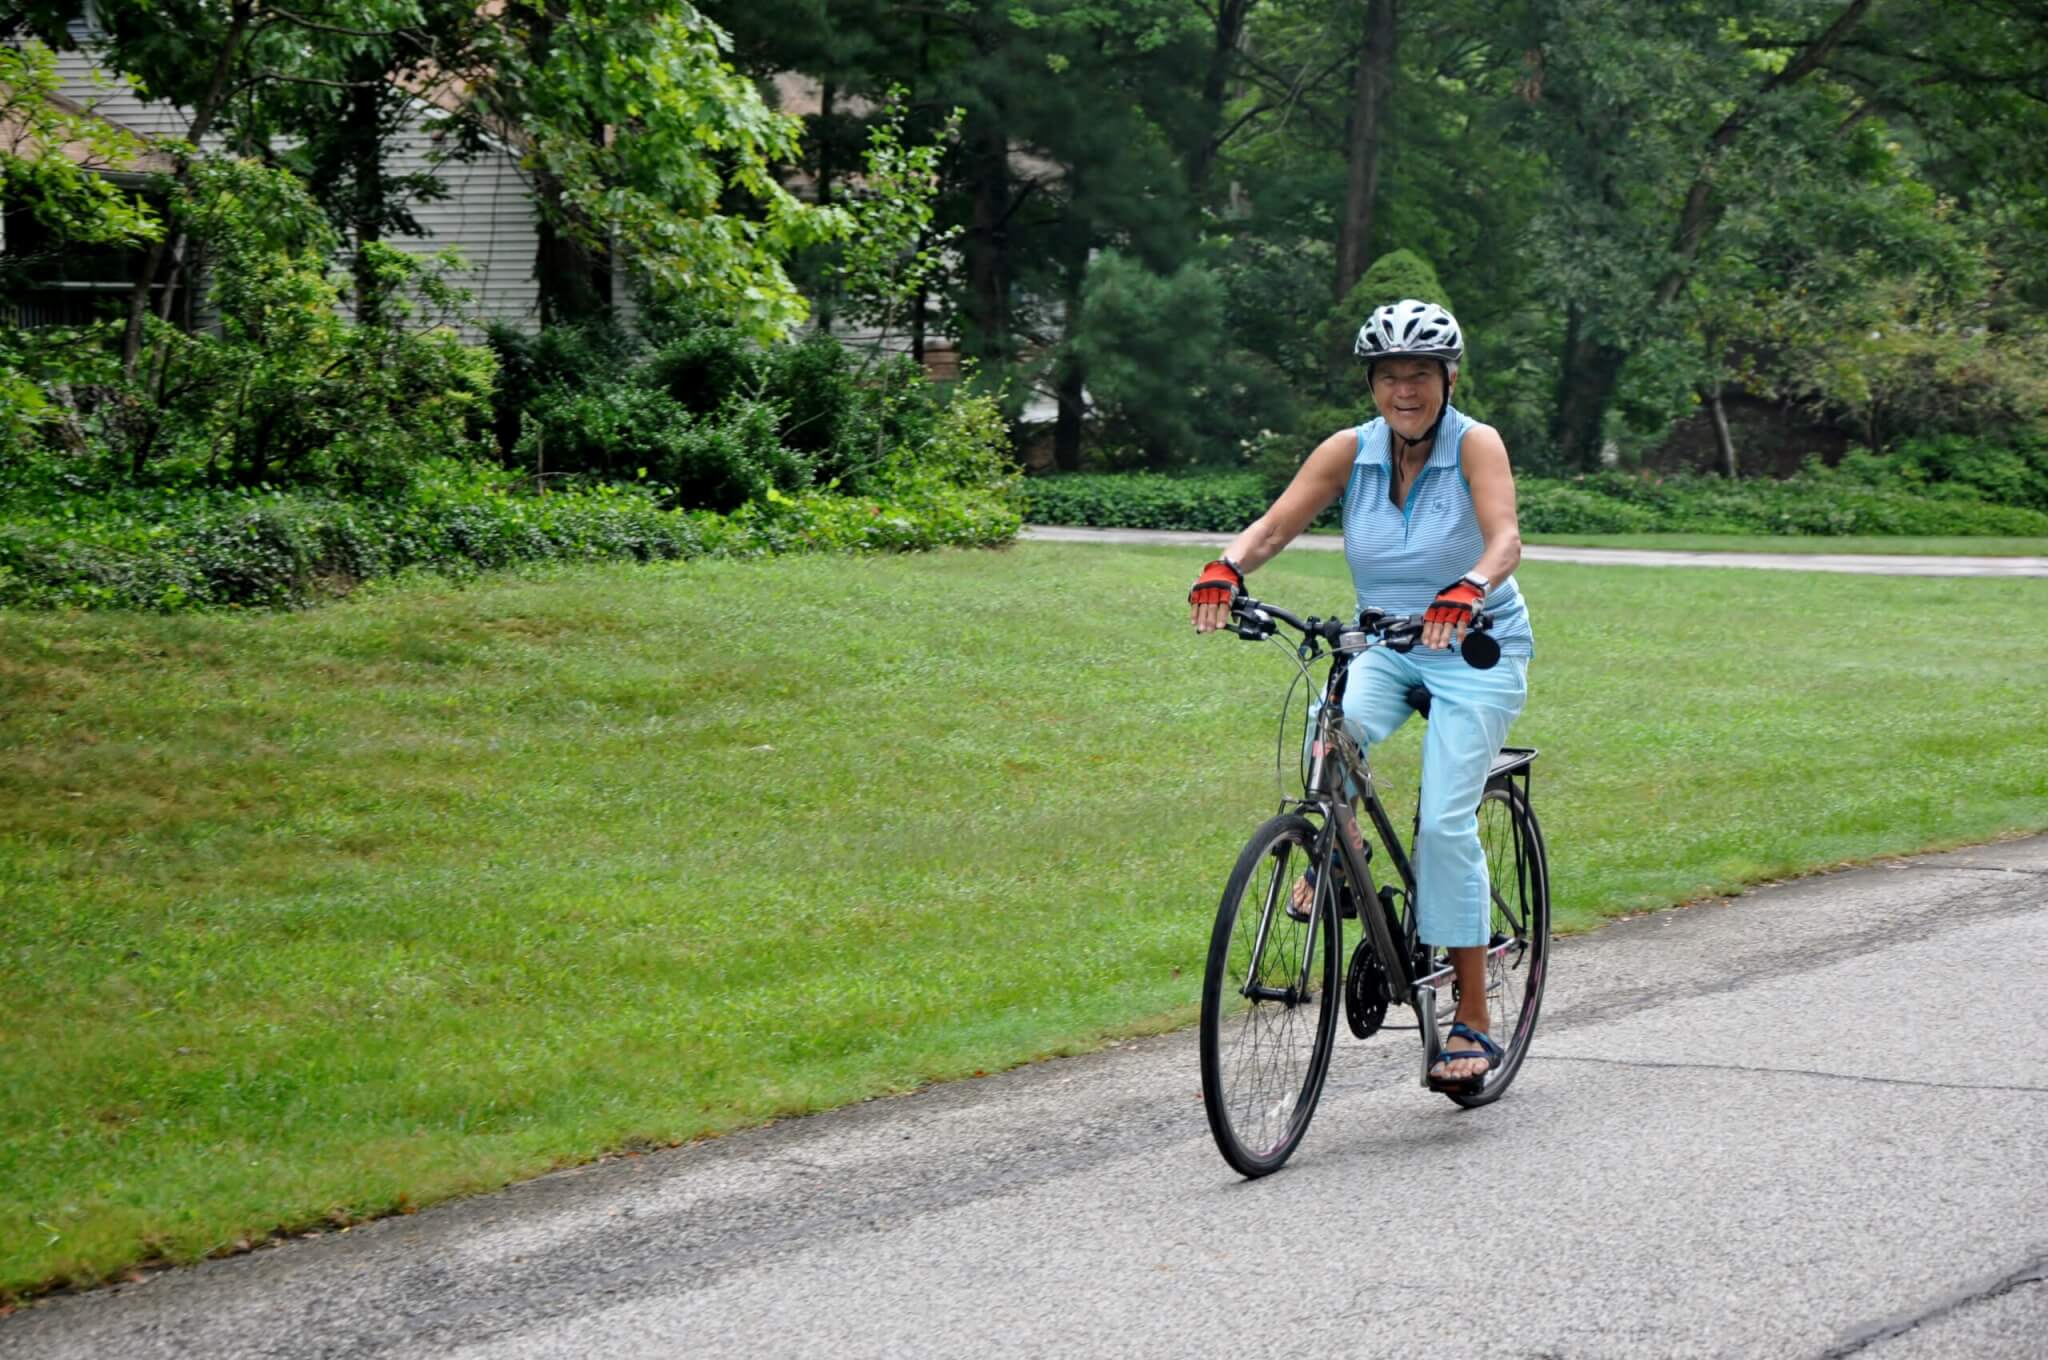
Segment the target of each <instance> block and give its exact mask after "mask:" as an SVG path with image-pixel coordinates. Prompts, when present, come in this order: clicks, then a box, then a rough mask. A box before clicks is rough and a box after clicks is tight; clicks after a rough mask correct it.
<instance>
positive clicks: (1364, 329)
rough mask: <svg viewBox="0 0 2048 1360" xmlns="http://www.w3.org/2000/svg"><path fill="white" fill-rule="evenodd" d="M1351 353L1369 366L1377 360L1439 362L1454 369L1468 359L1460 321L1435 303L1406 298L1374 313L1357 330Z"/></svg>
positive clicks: (1376, 309)
mask: <svg viewBox="0 0 2048 1360" xmlns="http://www.w3.org/2000/svg"><path fill="white" fill-rule="evenodd" d="M1351 352H1352V353H1353V354H1355V355H1357V356H1358V357H1359V358H1361V359H1363V360H1365V361H1366V362H1367V363H1368V364H1370V363H1371V362H1372V361H1373V360H1375V359H1440V360H1442V361H1443V362H1444V363H1446V364H1450V365H1452V366H1455V365H1456V364H1457V362H1458V361H1459V360H1460V359H1462V358H1464V357H1465V336H1464V333H1463V332H1462V331H1460V330H1459V329H1458V319H1457V318H1456V317H1454V316H1452V315H1451V314H1450V313H1449V312H1448V311H1445V310H1444V309H1443V308H1442V307H1439V306H1437V305H1436V304H1435V303H1434V302H1418V301H1416V300H1415V299H1414V298H1403V299H1402V300H1401V301H1399V302H1390V303H1388V304H1387V305H1386V306H1384V307H1378V308H1375V309H1374V310H1373V314H1372V315H1371V316H1369V317H1367V318H1366V319H1365V324H1364V325H1363V326H1360V327H1359V328H1358V339H1357V341H1356V342H1355V343H1354V344H1353V345H1352V346H1351Z"/></svg>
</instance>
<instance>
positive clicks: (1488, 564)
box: [1458, 425, 1522, 584]
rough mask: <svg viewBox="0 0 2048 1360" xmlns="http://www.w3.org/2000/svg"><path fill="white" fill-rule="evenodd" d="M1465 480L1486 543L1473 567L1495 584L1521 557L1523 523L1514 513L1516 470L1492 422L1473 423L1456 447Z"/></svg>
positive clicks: (1511, 572) (1504, 578)
mask: <svg viewBox="0 0 2048 1360" xmlns="http://www.w3.org/2000/svg"><path fill="white" fill-rule="evenodd" d="M1458 462H1459V464H1460V466H1461V467H1463V469H1464V471H1465V484H1466V485H1467V486H1469V487H1471V488H1472V510H1473V512H1474V513H1475V514H1476V515H1478V517H1479V533H1480V535H1481V536H1482V537H1483V538H1485V540H1486V546H1485V548H1483V549H1481V551H1480V553H1479V560H1478V561H1477V562H1474V563H1473V564H1472V570H1473V571H1475V572H1477V573H1478V574H1479V575H1481V576H1484V577H1485V578H1486V579H1487V580H1489V581H1492V582H1495V583H1496V584H1497V583H1499V582H1501V581H1505V580H1506V579H1507V578H1508V577H1510V576H1512V575H1514V573H1515V568H1516V567H1517V566H1520V565H1521V561H1522V527H1521V521H1520V520H1519V519H1518V518H1517V517H1516V514H1515V474H1514V472H1513V470H1512V469H1510V468H1509V467H1508V449H1507V445H1505V444H1503V443H1501V439H1500V431H1498V430H1496V429H1494V428H1493V426H1491V425H1474V426H1473V427H1472V428H1471V429H1469V430H1467V431H1466V432H1465V438H1464V440H1463V442H1462V443H1461V444H1460V445H1459V447H1458Z"/></svg>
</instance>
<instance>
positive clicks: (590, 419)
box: [513, 381, 810, 512]
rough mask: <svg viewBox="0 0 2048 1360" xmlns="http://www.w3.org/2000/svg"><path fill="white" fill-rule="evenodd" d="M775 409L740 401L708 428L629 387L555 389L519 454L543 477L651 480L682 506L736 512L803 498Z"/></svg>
mask: <svg viewBox="0 0 2048 1360" xmlns="http://www.w3.org/2000/svg"><path fill="white" fill-rule="evenodd" d="M778 415H779V413H778V411H777V410H776V408H774V407H772V406H767V405H764V404H762V403H760V402H755V401H747V400H744V399H741V400H737V401H734V402H732V403H731V404H730V405H729V406H727V407H726V408H724V409H722V410H720V411H719V412H718V413H717V414H716V415H714V416H712V417H710V418H708V419H704V418H699V417H697V416H694V415H692V414H691V413H690V412H689V411H688V410H687V409H686V408H685V407H683V405H682V404H681V403H679V402H677V401H674V400H672V399H671V398H670V397H668V396H667V395H666V394H665V393H662V392H660V391H657V390H656V389H654V388H651V387H643V386H640V385H639V384H637V383H634V382H631V381H625V382H614V383H611V384H609V385H606V386H603V387H593V388H587V389H585V390H583V391H580V392H564V391H561V390H559V389H557V390H556V391H554V392H552V393H550V394H547V395H544V396H543V397H542V398H541V399H540V400H539V401H538V402H537V403H536V404H535V406H534V408H533V409H532V410H530V411H528V412H527V413H526V419H525V422H524V424H525V431H524V433H523V434H522V435H521V436H520V440H519V443H518V445H517V446H516V447H515V448H514V450H513V453H514V457H515V461H516V462H517V463H518V465H519V466H520V467H521V468H523V469H530V470H532V471H533V472H534V474H535V475H536V476H537V477H541V478H546V477H548V476H550V475H553V476H557V477H559V476H564V475H568V474H592V475H595V476H598V477H604V478H609V479H612V480H616V481H643V480H644V481H652V482H653V483H654V484H656V485H659V486H663V487H666V488H668V489H669V492H670V494H671V495H673V496H674V498H675V499H676V501H677V502H678V503H679V504H682V505H686V506H693V507H702V508H705V509H711V510H717V511H721V512H723V511H729V510H735V509H737V508H739V507H740V506H742V505H744V504H746V503H747V502H748V501H750V500H755V499H758V498H759V497H761V496H762V495H764V494H766V492H767V491H768V489H769V488H770V487H775V488H777V489H779V490H783V491H797V490H801V489H802V488H803V487H805V486H807V485H808V484H809V481H810V465H809V464H808V463H807V462H806V461H805V460H804V459H803V458H802V457H801V456H799V455H798V454H797V453H796V452H794V451H793V450H791V449H788V448H786V447H784V446H783V444H782V443H781V442H780V440H779V439H778V438H777V423H778V421H777V417H778Z"/></svg>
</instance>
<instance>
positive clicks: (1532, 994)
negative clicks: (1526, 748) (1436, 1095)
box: [1445, 778, 1550, 1109]
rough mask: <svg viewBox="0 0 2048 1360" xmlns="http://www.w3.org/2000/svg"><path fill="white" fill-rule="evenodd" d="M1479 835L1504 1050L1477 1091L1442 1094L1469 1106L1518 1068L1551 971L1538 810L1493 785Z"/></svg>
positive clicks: (1505, 784) (1483, 1101) (1492, 988)
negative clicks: (1504, 943)
mask: <svg viewBox="0 0 2048 1360" xmlns="http://www.w3.org/2000/svg"><path fill="white" fill-rule="evenodd" d="M1479 836H1480V845H1481V847H1482V848H1483V849H1484V850H1485V851H1486V870H1487V877H1488V879H1489V880H1490V883H1491V893H1492V897H1493V905H1492V907H1491V909H1490V911H1489V912H1488V921H1489V925H1490V927H1491V930H1490V935H1491V939H1492V941H1493V947H1494V949H1495V951H1496V952H1494V953H1492V954H1490V955H1489V957H1488V959H1487V964H1486V975H1487V987H1486V991H1487V996H1486V1008H1487V1013H1488V1016H1489V1019H1490V1022H1491V1024H1492V1026H1493V1039H1494V1041H1495V1042H1496V1043H1498V1044H1500V1046H1501V1050H1502V1053H1501V1060H1500V1062H1499V1063H1498V1064H1496V1065H1495V1066H1494V1068H1493V1070H1491V1071H1489V1072H1488V1073H1487V1074H1486V1081H1485V1083H1484V1084H1483V1085H1481V1086H1480V1088H1479V1089H1478V1090H1476V1091H1449V1092H1446V1093H1445V1094H1446V1095H1449V1096H1450V1098H1451V1099H1452V1100H1454V1101H1456V1102H1457V1103H1458V1104H1460V1105H1463V1106H1465V1107H1466V1108H1467V1109H1472V1108H1474V1107H1477V1106H1480V1105H1490V1104H1492V1103H1493V1102H1494V1101H1496V1100H1499V1099H1500V1098H1501V1097H1502V1096H1504V1095H1506V1094H1507V1089H1508V1087H1509V1085H1510V1084H1512V1083H1513V1081H1514V1079H1515V1076H1516V1074H1517V1073H1519V1072H1520V1071H1521V1070H1522V1061H1523V1059H1525V1058H1527V1057H1528V1056H1529V1041H1530V1040H1531V1039H1533V1038H1534V1037H1535V1034H1536V1021H1537V1018H1538V1017H1539V1016H1540V1015H1541V1013H1542V1009H1543V984H1544V981H1545V978H1546V976H1547V974H1548V972H1549V967H1550V861H1549V857H1548V855H1547V854H1546V852H1545V849H1544V845H1543V829H1542V827H1541V826H1540V825H1539V824H1538V823H1537V821H1536V810H1535V809H1534V808H1532V807H1530V806H1529V800H1528V798H1527V797H1525V796H1524V795H1523V793H1522V790H1521V789H1520V788H1519V787H1518V786H1517V785H1515V784H1514V783H1513V782H1512V781H1511V780H1509V779H1505V778H1502V779H1496V780H1494V781H1493V782H1492V783H1490V784H1488V785H1487V786H1486V791H1485V792H1484V793H1483V794H1482V795H1481V796H1480V799H1479ZM1503 937H1505V938H1506V940H1507V941H1509V942H1511V943H1510V945H1509V947H1507V948H1505V949H1503V948H1501V947H1500V945H1501V942H1502V940H1503Z"/></svg>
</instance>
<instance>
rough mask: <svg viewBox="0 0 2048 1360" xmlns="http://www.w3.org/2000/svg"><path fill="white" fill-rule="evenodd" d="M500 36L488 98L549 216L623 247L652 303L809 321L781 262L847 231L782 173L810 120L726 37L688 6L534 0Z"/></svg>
mask: <svg viewBox="0 0 2048 1360" xmlns="http://www.w3.org/2000/svg"><path fill="white" fill-rule="evenodd" d="M507 16H508V18H509V19H510V20H511V21H512V22H510V23H508V24H507V26H506V27H505V28H504V29H503V30H502V31H501V32H500V33H498V34H496V35H494V37H493V41H492V45H491V49H490V51H489V58H490V59H489V61H488V63H487V64H488V70H489V73H488V74H487V75H486V76H485V77H484V79H483V82H482V84H481V86H480V88H479V91H478V94H479V105H480V108H482V109H483V110H484V111H486V112H487V114H488V116H489V117H490V118H492V119H494V120H496V121H497V122H498V123H499V124H500V125H502V126H505V127H508V128H510V129H513V130H514V131H515V135H516V136H517V137H518V138H519V139H520V141H521V142H522V144H523V145H524V146H525V148H526V158H527V162H528V164H529V165H530V166H531V168H532V169H533V170H534V171H535V172H536V173H537V175H538V177H539V178H540V180H541V182H542V186H543V190H544V192H543V193H542V194H541V196H540V199H539V201H540V204H541V208H542V211H543V212H545V213H546V214H547V215H548V216H549V219H550V221H551V223H552V225H553V226H554V227H555V228H556V229H557V230H559V231H561V232H563V233H565V234H566V235H568V236H570V237H572V238H574V239H576V240H578V241H580V242H581V243H582V244H583V245H584V246H585V247H586V248H587V249H589V250H590V251H592V252H595V253H599V254H602V253H603V252H605V251H607V250H610V249H612V248H613V247H614V246H616V248H617V250H618V252H619V254H620V255H621V256H622V257H623V258H624V260H625V261H626V263H627V264H628V265H629V267H630V268H631V269H632V270H633V271H634V273H635V274H636V275H637V276H638V277H639V279H640V280H641V281H642V282H643V283H644V285H645V286H646V287H647V288H648V290H649V291H650V292H651V293H652V294H653V295H654V296H655V297H656V298H657V299H666V300H674V301H679V302H682V303H684V304H686V305H688V306H690V307H692V308H695V309H698V310H701V311H708V312H712V313H715V314H718V315H722V316H728V317H730V318H732V320H733V321H734V322H735V323H736V324H738V325H740V326H742V327H743V328H745V329H746V330H747V331H748V332H749V333H751V334H753V335H755V336H757V337H758V338H760V339H763V340H769V339H776V338H780V337H781V336H783V335H785V334H787V333H788V332H789V331H790V330H791V329H793V328H794V327H795V326H796V325H798V324H799V323H801V322H802V321H803V319H804V318H805V316H806V315H807V314H808V310H809V308H808V304H807V303H806V302H805V301H804V299H803V297H802V296H801V295H800V294H799V293H798V292H797V290H796V288H795V287H794V285H793V284H792V283H791V282H790V279H789V275H788V273H787V270H786V268H785V262H786V261H787V260H788V258H789V256H790V255H791V253H792V252H794V251H796V250H798V249H801V248H802V247H804V246H807V245H811V244H815V243H818V242H821V241H825V240H831V239H837V238H838V237H840V236H843V235H844V234H845V233H846V232H847V231H848V230H849V229H850V227H851V226H852V219H851V218H850V217H849V216H848V215H847V214H846V213H845V212H843V211H842V210H840V209H837V208H833V207H820V206H815V205H810V204H805V203H803V202H801V201H799V200H798V199H797V198H796V197H795V195H793V194H792V193H790V192H789V190H788V189H786V188H785V187H784V186H783V184H782V182H781V180H780V179H779V178H778V177H777V175H776V173H775V167H776V165H777V163H779V162H783V161H789V160H793V159H795V158H796V154H797V147H798V139H799V135H800V130H801V125H800V124H799V122H798V121H797V120H796V119H794V118H791V117H788V116H786V115H783V114H780V113H777V112H775V111H774V110H772V109H770V108H768V107H767V105H766V104H764V103H763V102H762V100H761V97H760V94H759V92H758V91H757V90H756V89H755V87H754V85H753V83H752V82H751V81H749V80H748V79H747V78H746V77H744V76H743V75H741V74H740V73H739V72H737V71H736V70H734V69H733V67H732V66H731V65H730V64H729V63H728V62H727V60H726V58H725V52H726V49H727V48H728V46H729V40H728V39H727V37H726V35H725V33H724V31H723V30H722V29H720V28H719V27H718V26H717V25H715V24H713V23H711V22H710V21H709V20H707V19H705V18H704V17H703V15H701V14H700V13H698V12H697V11H696V10H695V9H694V8H692V7H691V6H689V5H687V4H675V3H653V2H652V0H636V2H635V3H623V4H622V3H605V4H599V3H594V0H567V2H566V3H562V2H560V0H547V3H544V4H543V3H540V0H524V2H523V3H519V4H514V5H510V6H508V7H507Z"/></svg>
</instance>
